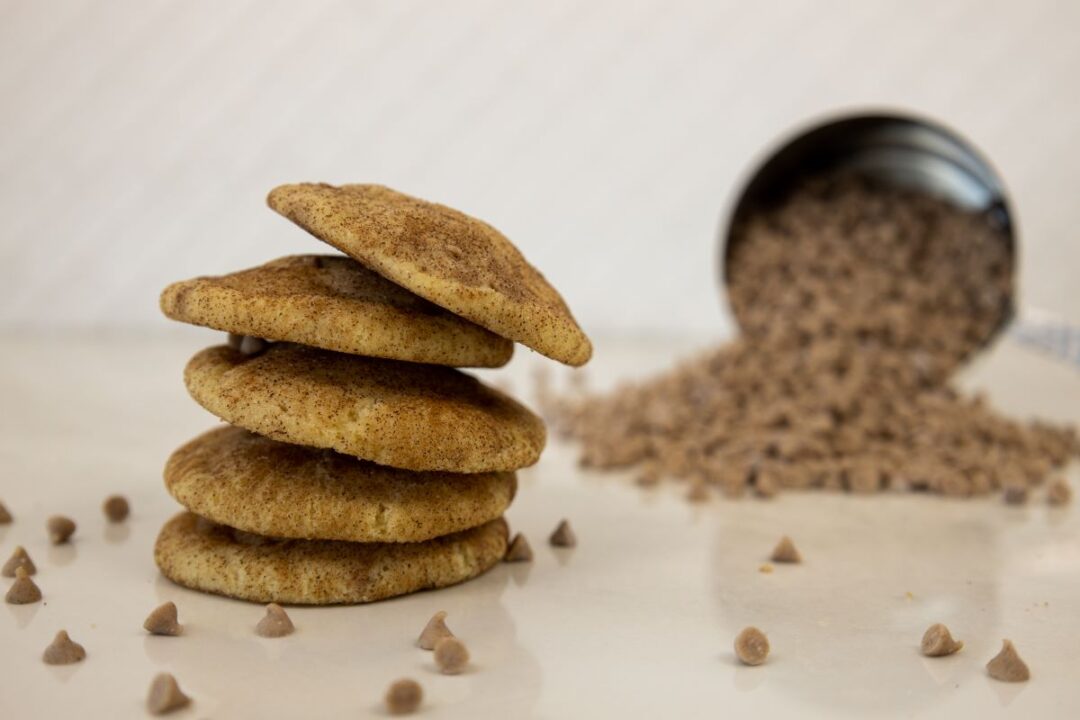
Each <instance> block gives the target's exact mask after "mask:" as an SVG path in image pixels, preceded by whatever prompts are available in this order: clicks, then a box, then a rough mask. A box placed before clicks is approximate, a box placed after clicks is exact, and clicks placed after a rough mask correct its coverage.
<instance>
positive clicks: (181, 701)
mask: <svg viewBox="0 0 1080 720" xmlns="http://www.w3.org/2000/svg"><path fill="white" fill-rule="evenodd" d="M190 704H191V698H190V697H188V696H187V695H185V694H184V692H183V691H182V690H181V689H180V686H179V685H178V684H177V682H176V678H174V677H173V676H172V675H170V674H169V673H160V674H158V675H157V676H155V677H154V680H153V682H151V683H150V692H149V693H148V694H147V696H146V709H147V710H149V711H150V714H151V715H167V714H168V713H171V712H174V711H176V710H179V709H180V708H184V707H187V706H188V705H190Z"/></svg>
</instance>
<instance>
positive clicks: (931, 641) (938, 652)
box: [919, 623, 964, 657]
mask: <svg viewBox="0 0 1080 720" xmlns="http://www.w3.org/2000/svg"><path fill="white" fill-rule="evenodd" d="M963 647H964V643H963V642H962V641H960V640H955V639H953V636H952V633H950V632H949V628H947V627H945V626H944V625H942V624H941V623H934V624H933V625H931V626H930V627H928V628H927V629H926V632H925V633H923V636H922V644H921V645H920V646H919V649H920V650H922V654H923V655H925V656H927V657H942V656H943V655H952V654H953V653H954V652H956V651H958V650H960V649H961V648H963Z"/></svg>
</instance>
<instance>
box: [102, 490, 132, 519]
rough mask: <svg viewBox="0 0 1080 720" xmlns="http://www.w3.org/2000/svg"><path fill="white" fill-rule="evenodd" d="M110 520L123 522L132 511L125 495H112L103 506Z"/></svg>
mask: <svg viewBox="0 0 1080 720" xmlns="http://www.w3.org/2000/svg"><path fill="white" fill-rule="evenodd" d="M101 509H102V511H104V513H105V517H106V518H108V519H109V522H114V523H118V522H123V521H124V520H126V519H127V516H128V515H129V514H130V513H131V506H130V505H128V501H127V498H125V497H124V496H123V495H110V496H109V497H107V498H105V502H104V503H103V504H102V506H101Z"/></svg>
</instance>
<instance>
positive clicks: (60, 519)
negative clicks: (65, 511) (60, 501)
mask: <svg viewBox="0 0 1080 720" xmlns="http://www.w3.org/2000/svg"><path fill="white" fill-rule="evenodd" d="M45 527H46V529H47V530H48V531H49V540H51V541H52V544H53V545H62V544H63V543H66V542H67V541H68V540H70V539H71V536H72V535H74V534H75V521H74V520H72V519H71V518H69V517H64V516H63V515H53V516H52V517H51V518H49V521H48V522H47V523H46V525H45Z"/></svg>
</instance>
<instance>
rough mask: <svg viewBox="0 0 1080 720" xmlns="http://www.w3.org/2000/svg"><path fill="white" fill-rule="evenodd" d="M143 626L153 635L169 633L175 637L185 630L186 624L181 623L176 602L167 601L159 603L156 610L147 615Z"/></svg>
mask: <svg viewBox="0 0 1080 720" xmlns="http://www.w3.org/2000/svg"><path fill="white" fill-rule="evenodd" d="M143 628H144V629H145V630H146V631H147V632H148V633H150V634H151V635H168V636H170V637H175V636H177V635H179V634H180V633H182V632H183V631H184V626H183V625H181V624H180V622H179V620H178V618H177V613H176V603H174V602H171V601H170V602H167V603H164V604H163V605H158V606H157V607H156V608H154V610H153V611H152V612H151V613H150V614H149V615H147V616H146V620H145V621H144V622H143Z"/></svg>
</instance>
